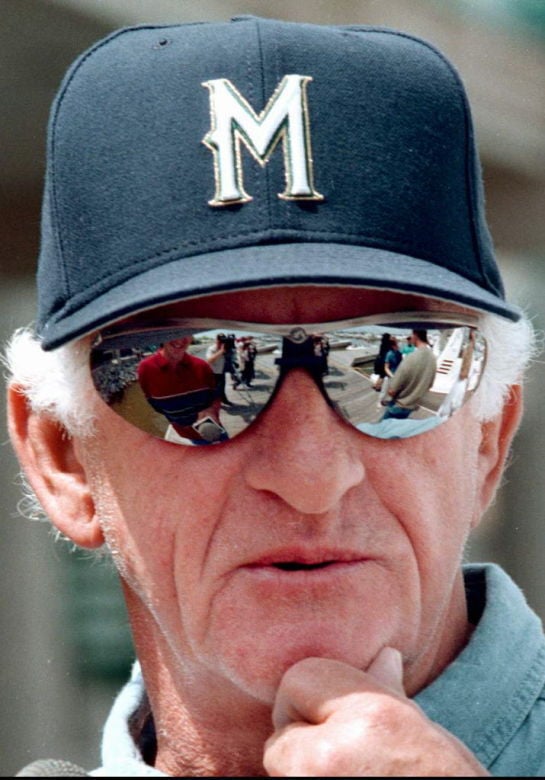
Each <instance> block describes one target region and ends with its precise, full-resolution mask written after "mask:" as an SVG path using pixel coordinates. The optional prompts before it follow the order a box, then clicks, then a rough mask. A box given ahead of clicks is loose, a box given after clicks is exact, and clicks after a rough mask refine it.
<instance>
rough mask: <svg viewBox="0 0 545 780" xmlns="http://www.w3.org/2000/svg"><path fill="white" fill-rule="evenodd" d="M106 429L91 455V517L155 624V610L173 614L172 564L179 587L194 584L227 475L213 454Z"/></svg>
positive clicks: (112, 424)
mask: <svg viewBox="0 0 545 780" xmlns="http://www.w3.org/2000/svg"><path fill="white" fill-rule="evenodd" d="M109 417H111V415H109ZM114 417H115V416H114ZM108 423H109V424H108V425H106V426H99V428H98V430H97V436H96V437H95V439H94V440H93V444H92V447H90V458H89V474H90V481H91V484H92V490H93V495H94V497H95V502H96V511H97V514H98V516H99V519H100V522H101V525H102V528H103V531H104V535H105V537H106V541H107V544H108V546H109V548H110V550H111V553H112V557H113V559H114V562H115V563H116V566H117V568H118V571H119V573H120V575H121V576H122V577H123V579H124V580H125V581H126V583H127V584H128V585H129V587H130V588H131V589H132V590H133V591H135V593H137V595H138V596H139V597H140V599H141V600H142V601H143V602H144V603H145V604H146V605H147V606H148V608H151V609H153V613H154V616H155V618H156V619H157V618H158V615H157V610H156V608H155V606H154V605H156V604H158V603H161V609H162V610H163V611H164V608H165V607H166V606H167V605H168V604H170V606H171V608H172V610H174V609H175V608H176V603H177V601H178V599H177V595H176V594H177V588H178V587H179V583H177V582H176V580H175V577H176V572H177V569H180V568H181V567H180V566H178V565H177V564H178V563H179V562H180V561H183V563H184V567H183V569H184V574H183V578H184V579H185V580H186V581H188V582H189V581H190V580H192V579H193V580H194V579H195V578H197V577H198V574H199V572H200V570H201V568H202V562H203V559H204V556H205V555H206V550H207V547H208V545H209V540H210V537H211V535H212V534H213V532H214V528H215V526H216V523H217V518H218V517H219V514H220V513H221V507H222V502H223V501H224V500H225V496H226V495H227V494H228V489H227V485H228V483H229V480H230V479H231V478H232V472H233V467H232V466H230V465H229V462H228V461H227V459H226V458H225V454H224V452H220V447H218V448H214V452H211V451H209V450H207V451H206V452H205V451H204V448H203V449H198V448H185V447H182V446H177V445H173V444H169V443H166V442H163V441H160V440H158V439H153V438H151V437H149V436H146V435H145V434H141V433H139V432H137V431H136V432H133V431H132V430H127V425H126V424H125V423H123V422H118V421H117V418H116V420H115V421H113V420H108ZM112 428H113V430H112ZM116 429H117V430H116ZM112 442H115V446H112ZM121 442H123V444H121ZM222 449H223V448H222ZM235 470H236V469H235Z"/></svg>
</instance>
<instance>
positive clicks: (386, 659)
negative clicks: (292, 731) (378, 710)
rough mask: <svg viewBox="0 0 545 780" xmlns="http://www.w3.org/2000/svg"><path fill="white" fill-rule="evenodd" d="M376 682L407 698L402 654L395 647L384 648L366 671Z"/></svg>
mask: <svg viewBox="0 0 545 780" xmlns="http://www.w3.org/2000/svg"><path fill="white" fill-rule="evenodd" d="M366 673H367V674H369V675H370V676H371V677H372V678H373V679H374V680H376V681H377V682H378V683H380V684H381V685H384V686H386V687H387V688H390V689H392V690H393V691H395V692H396V693H400V694H401V695H402V696H405V695H406V694H405V689H404V688H403V661H402V658H401V653H400V652H399V650H396V649H395V648H394V647H383V648H382V650H381V651H380V652H379V653H378V654H377V655H376V656H375V658H374V660H373V662H372V663H371V665H370V666H369V667H368V668H367V669H366Z"/></svg>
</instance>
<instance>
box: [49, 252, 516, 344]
mask: <svg viewBox="0 0 545 780" xmlns="http://www.w3.org/2000/svg"><path fill="white" fill-rule="evenodd" d="M295 284H307V285H308V284H315V285H349V286H357V287H369V288H376V289H383V290H391V291H394V292H402V293H413V294H417V295H424V296H429V297H433V298H439V299H442V300H445V301H449V302H452V303H456V304H459V305H462V306H468V307H470V308H474V309H477V310H481V311H486V312H490V313H493V314H497V315H499V316H500V317H504V318H507V319H509V320H512V321H517V320H518V319H520V316H521V311H520V309H519V308H518V307H516V306H513V305H511V304H509V303H507V302H506V301H505V300H504V299H503V298H502V297H500V296H499V295H498V296H496V295H494V294H492V293H490V292H489V291H487V290H484V289H483V288H482V287H480V286H479V285H478V284H476V283H474V282H471V281H469V280H467V279H466V278H464V277H463V276H459V275H458V274H456V273H453V272H452V271H448V270H446V269H444V268H442V267H440V266H437V265H435V264H434V263H431V262H428V261H425V260H421V259H418V258H414V257H410V256H407V255H400V254H397V253H395V252H388V251H386V250H383V249H375V248H372V247H362V246H355V245H352V244H328V243H312V242H300V243H284V244H263V245H258V246H249V247H242V248H240V247H239V248H236V249H228V250H222V251H218V252H209V253H206V254H199V255H196V256H194V257H183V258H175V259H172V260H169V261H168V262H163V264H162V265H160V266H156V267H154V268H152V269H148V270H146V271H144V272H142V273H139V274H134V275H132V276H131V277H130V278H128V279H127V280H126V281H123V282H120V283H118V284H116V285H115V286H114V287H111V286H110V287H109V288H108V289H105V290H104V292H100V291H99V292H98V293H96V294H95V296H94V297H93V299H92V300H90V301H88V302H79V304H76V302H75V301H72V302H71V305H70V306H67V307H65V309H63V310H62V311H60V312H57V313H56V315H55V316H54V317H53V318H51V319H50V320H49V322H48V323H47V325H46V326H45V327H44V329H43V331H42V332H41V334H40V336H41V339H42V346H43V348H44V349H54V348H56V347H58V346H61V345H62V344H64V343H67V342H69V341H72V340H74V339H76V338H79V337H81V336H83V335H85V334H88V333H90V332H93V331H95V330H97V329H99V328H101V327H103V326H104V325H106V324H107V323H111V322H114V321H116V320H118V319H121V318H123V317H127V316H129V315H131V314H133V313H136V312H138V311H142V310H144V309H148V308H152V307H154V306H159V305H162V304H165V303H169V302H172V301H176V300H181V299H184V298H190V297H195V296H199V295H207V294H211V293H217V292H226V291H229V290H240V289H246V288H252V287H272V286H277V285H295ZM105 285H107V282H106V283H105ZM234 314H236V312H234ZM362 314H364V312H362Z"/></svg>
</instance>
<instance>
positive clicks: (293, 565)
mask: <svg viewBox="0 0 545 780" xmlns="http://www.w3.org/2000/svg"><path fill="white" fill-rule="evenodd" d="M335 563H339V561H320V562H319V563H303V562H301V561H282V562H280V563H273V564H271V565H272V566H273V568H275V569H280V571H313V570H314V569H325V568H326V567H327V566H332V565H333V564H335Z"/></svg>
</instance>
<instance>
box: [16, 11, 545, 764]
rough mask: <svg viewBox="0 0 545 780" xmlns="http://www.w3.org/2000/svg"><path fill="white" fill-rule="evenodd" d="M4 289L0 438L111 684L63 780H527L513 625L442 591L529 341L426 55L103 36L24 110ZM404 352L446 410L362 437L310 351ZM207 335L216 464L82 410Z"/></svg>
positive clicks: (265, 27) (541, 753)
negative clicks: (123, 675) (105, 552)
mask: <svg viewBox="0 0 545 780" xmlns="http://www.w3.org/2000/svg"><path fill="white" fill-rule="evenodd" d="M280 146H282V148H283V154H282V153H281V152H282V150H281V149H280ZM252 158H253V159H252ZM38 283H39V296H40V311H39V319H38V326H37V330H36V332H35V333H33V332H32V333H29V332H23V333H19V334H17V335H16V337H15V338H14V341H13V343H12V345H11V347H10V352H9V360H10V365H11V382H10V392H9V403H10V430H11V437H12V441H13V444H14V447H15V449H16V452H17V454H18V457H19V459H20V462H21V464H22V467H23V469H24V472H25V474H26V477H27V479H28V481H29V483H30V485H31V486H32V488H33V490H34V492H35V493H36V496H37V498H38V499H39V501H40V502H41V504H42V506H43V508H44V510H45V511H46V512H47V514H48V516H49V517H50V519H51V521H52V522H53V523H54V525H55V526H56V527H57V528H58V529H59V530H60V531H61V532H62V533H63V534H64V535H66V536H67V537H68V538H70V539H71V540H73V541H74V542H75V543H76V544H77V545H80V546H82V547H87V548H96V547H101V546H102V545H106V546H107V547H108V549H109V550H110V551H111V553H112V557H113V559H114V561H115V564H116V566H117V568H118V571H119V575H120V578H121V582H122V584H123V589H124V594H125V598H126V602H127V607H128V612H129V615H130V619H131V624H132V628H133V635H134V642H135V647H136V652H137V656H138V661H137V662H136V663H135V667H134V671H133V675H132V678H131V681H130V682H129V683H128V685H127V687H126V688H125V689H124V690H123V691H122V692H121V693H120V695H119V698H118V700H117V701H116V703H115V705H114V708H113V710H112V713H111V715H110V717H109V720H108V722H107V724H106V727H105V732H104V741H103V763H104V765H103V767H102V769H100V770H95V772H94V774H96V775H101V774H102V775H115V774H118V775H120V774H130V775H157V776H161V775H197V776H198V775H234V776H240V775H259V774H264V773H268V774H271V775H285V776H290V775H317V776H320V775H325V776H328V775H341V776H346V775H372V776H376V775H384V776H394V775H395V776H421V775H454V776H473V775H487V774H489V773H493V774H498V775H505V774H507V775H509V774H511V775H512V774H517V775H539V774H542V773H543V772H544V771H545V741H544V740H543V738H542V734H543V729H544V728H545V708H544V706H543V696H544V693H543V686H544V683H545V640H544V637H543V634H542V629H541V625H540V622H539V620H538V618H537V617H536V616H535V615H534V614H533V613H532V611H531V610H530V609H529V607H528V606H527V605H526V603H525V601H524V598H523V596H522V594H521V593H520V591H519V590H518V588H517V587H516V585H515V584H514V583H513V582H512V581H511V580H510V579H509V577H508V576H507V575H506V574H505V573H504V572H503V571H502V570H501V569H500V568H498V567H496V566H494V565H481V566H469V567H468V566H465V567H463V566H462V558H463V553H464V546H465V544H466V541H467V539H468V536H469V534H470V532H471V530H472V529H473V528H474V527H475V526H476V525H477V524H478V523H479V521H480V519H481V516H482V515H483V512H484V511H485V509H486V508H487V507H488V505H489V504H490V502H491V501H492V499H493V497H494V493H495V491H496V488H497V486H498V483H499V480H500V478H501V475H502V472H503V468H504V465H505V461H506V457H507V455H508V453H509V448H510V445H511V442H512V439H513V436H514V434H515V432H516V429H517V426H518V423H519V418H520V414H521V387H520V380H521V374H522V372H523V369H524V365H525V363H526V360H527V358H528V356H529V353H530V349H531V333H530V329H529V326H528V324H527V322H526V320H525V319H524V317H522V315H521V313H520V312H519V311H518V309H517V308H516V307H515V306H513V305H511V304H509V303H507V302H506V300H505V298H504V294H503V288H502V283H501V279H500V276H499V273H498V269H497V266H496V263H495V260H494V256H493V250H492V246H491V242H490V237H489V234H488V231H487V228H486V223H485V218H484V212H483V205H482V198H481V180H480V174H479V166H478V161H477V156H476V151H475V145H474V141H473V135H472V129H471V121H470V117H469V112H468V106H467V101H466V97H465V94H464V91H463V87H462V85H461V83H460V80H459V78H458V76H457V74H456V73H455V71H454V70H453V68H452V67H451V66H450V65H449V63H448V62H446V61H445V59H444V58H443V56H442V55H441V54H440V53H438V52H437V51H436V50H435V49H434V48H433V47H431V46H430V45H428V44H427V43H425V42H422V41H420V40H417V39H415V38H413V37H411V36H408V35H405V34H403V33H398V32H394V31H389V30H382V29H372V28H365V27H355V26H354V27H342V28H334V27H319V26H313V25H305V24H290V23H285V22H277V21H271V20H262V19H255V18H247V17H245V18H242V19H237V20H235V21H233V22H231V23H221V24H196V25H187V26H186V25H183V26H171V27H160V28H154V27H141V28H135V29H129V30H124V31H120V32H117V33H115V34H113V35H111V36H110V37H109V38H108V39H106V40H105V41H101V42H99V43H98V44H97V45H96V46H95V47H93V48H92V49H91V50H90V51H88V52H86V53H85V54H84V55H83V56H82V57H81V58H80V59H79V61H78V62H77V63H76V64H75V65H74V66H73V68H72V69H71V70H70V72H69V73H68V75H67V77H66V79H65V81H64V83H63V85H62V87H61V90H60V93H59V95H58V97H57V100H56V103H55V105H54V108H53V112H52V117H51V125H50V139H49V158H48V172H47V182H46V193H45V201H44V211H43V234H42V250H41V257H40V266H39V277H38ZM381 329H382V330H381ZM412 329H426V330H427V331H428V334H431V333H433V334H434V339H435V340H434V343H437V344H442V343H446V342H447V341H450V343H453V342H456V344H459V345H460V349H463V347H464V344H466V345H467V344H468V343H470V342H471V344H472V345H473V344H474V345H475V347H474V349H472V361H473V364H472V372H471V376H472V377H474V380H472V386H471V388H469V387H468V391H467V392H466V394H465V403H464V405H463V407H462V408H460V409H458V410H457V411H456V412H455V413H454V414H453V415H452V416H451V417H444V416H442V415H438V414H437V409H438V408H439V406H440V403H441V400H442V398H443V396H444V395H447V394H448V391H449V389H450V386H444V387H442V389H441V387H439V385H440V383H439V380H438V383H437V392H436V393H435V396H434V397H435V403H434V404H433V403H430V404H429V406H428V407H426V408H425V409H424V408H423V409H422V410H421V419H418V420H413V419H408V420H400V421H384V422H380V420H379V419H377V416H378V417H380V415H381V412H380V410H378V411H377V408H376V401H374V399H376V396H374V398H371V396H373V392H372V388H371V386H370V384H369V381H368V379H367V378H366V376H365V374H362V373H361V372H360V371H358V370H357V366H353V365H352V362H351V359H350V354H353V352H352V353H349V352H348V351H345V352H343V351H342V350H341V349H340V348H339V349H335V344H336V343H337V344H338V345H340V344H342V343H343V341H345V340H346V339H348V340H351V341H354V342H355V343H356V344H357V345H359V346H360V347H361V351H362V353H363V354H368V355H369V356H372V355H373V354H374V352H376V343H377V339H380V336H379V335H378V334H380V332H382V331H385V330H387V331H388V332H390V333H399V334H400V335H401V336H405V337H406V335H407V333H409V332H410V331H411V330H412ZM218 331H224V332H232V333H234V334H235V335H236V336H237V337H240V336H242V335H244V334H251V335H253V336H254V339H255V340H256V343H257V344H259V345H261V347H262V349H261V352H260V356H259V359H260V360H261V363H259V364H258V369H259V370H258V372H257V374H258V378H259V383H258V382H257V381H256V385H255V387H252V390H251V392H247V395H248V396H251V398H252V399H254V397H255V400H251V402H250V401H249V402H248V405H246V406H244V405H243V404H241V405H240V406H239V405H238V404H236V403H234V404H233V407H232V408H231V407H229V409H227V410H223V412H222V414H223V417H222V424H223V425H224V426H225V428H226V430H227V434H228V436H229V440H227V441H221V442H217V443H210V444H206V445H205V446H193V445H192V444H191V442H189V443H187V442H186V443H185V444H184V443H183V442H182V443H178V444H174V443H171V442H168V441H165V440H164V438H163V437H162V436H155V435H153V431H152V430H151V429H150V428H149V419H148V411H146V409H145V407H142V406H139V407H138V409H139V412H138V413H136V412H135V410H134V406H133V405H132V404H130V403H124V402H123V401H120V400H119V394H118V395H116V396H115V400H112V399H111V398H109V397H108V395H107V394H105V393H104V391H103V390H102V389H101V388H102V387H103V384H102V379H103V377H104V376H113V378H114V381H115V382H118V383H120V382H121V383H122V384H123V389H126V390H127V392H126V393H124V394H123V397H127V398H128V397H129V396H130V395H131V393H132V391H133V390H134V389H135V385H134V382H135V377H136V371H135V370H134V369H131V370H132V373H131V370H129V369H130V367H131V366H134V365H135V364H137V363H138V360H140V359H142V355H145V354H148V353H149V354H152V352H153V348H154V345H156V344H157V343H158V342H159V341H161V340H162V339H164V337H165V334H168V337H169V338H185V337H187V335H188V334H191V335H192V337H193V339H194V344H195V348H196V350H197V351H198V350H200V351H201V354H202V353H203V352H206V347H207V345H208V344H210V343H212V340H213V338H214V334H215V333H217V332H218ZM316 332H319V333H324V334H325V335H326V336H327V338H328V339H329V342H330V344H331V346H332V349H331V352H330V355H329V364H330V369H331V370H330V372H329V374H327V375H325V376H324V375H323V371H322V370H321V368H319V367H318V364H317V362H316V359H315V358H314V357H313V356H312V355H310V354H308V350H306V349H305V343H306V342H307V340H308V336H309V335H310V334H312V333H316ZM337 336H341V338H338V339H337ZM345 337H346V339H345ZM505 344H509V345H510V351H509V355H508V356H507V355H506V354H505V352H504V348H505ZM269 353H270V357H269V358H267V354H269ZM195 354H197V353H195ZM455 379H456V377H455V376H453V377H452V381H451V385H452V382H454V381H455ZM449 381H450V380H449ZM443 384H445V383H444V382H443ZM447 385H448V383H447ZM442 394H443V395H442ZM430 395H434V390H433V388H432V390H431V391H430ZM227 412H229V415H227ZM419 413H420V412H419ZM228 417H229V419H227V418H228ZM388 422H395V424H396V433H395V435H394V436H393V437H391V436H388V435H386V434H385V433H384V431H385V429H384V426H385V424H386V423H388ZM362 431H365V432H362ZM379 431H380V433H379ZM75 771H77V770H75Z"/></svg>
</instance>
